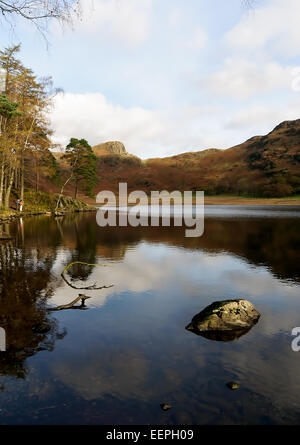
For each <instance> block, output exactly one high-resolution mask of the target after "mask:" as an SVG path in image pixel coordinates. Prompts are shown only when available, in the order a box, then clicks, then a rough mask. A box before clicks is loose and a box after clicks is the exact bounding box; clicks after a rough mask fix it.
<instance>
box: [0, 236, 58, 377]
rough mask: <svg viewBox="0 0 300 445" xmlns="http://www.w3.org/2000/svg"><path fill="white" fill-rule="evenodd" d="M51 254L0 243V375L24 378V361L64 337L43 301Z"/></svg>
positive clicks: (48, 292)
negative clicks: (2, 336)
mask: <svg viewBox="0 0 300 445" xmlns="http://www.w3.org/2000/svg"><path fill="white" fill-rule="evenodd" d="M53 260H54V257H53V255H52V254H51V253H50V252H43V253H42V254H41V252H39V255H37V252H32V251H31V250H27V251H25V250H23V249H20V248H18V247H16V246H15V245H14V243H12V242H6V243H5V244H1V245H0V268H1V275H0V326H1V327H2V328H3V329H5V332H6V352H5V353H1V354H0V375H10V376H15V377H17V378H24V377H25V375H26V367H25V361H26V359H27V358H28V357H30V356H32V355H34V354H36V353H37V352H40V351H43V350H48V351H52V350H53V349H54V345H55V341H56V340H58V339H61V338H63V337H64V336H65V334H66V332H65V331H64V330H59V328H58V324H57V322H56V320H55V319H54V318H53V317H50V316H49V314H48V312H47V309H46V302H47V298H48V297H49V295H51V294H52V292H53V288H52V286H51V284H50V282H51V280H50V275H51V272H50V271H51V266H52V263H53Z"/></svg>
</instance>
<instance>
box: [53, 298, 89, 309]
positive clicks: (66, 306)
mask: <svg viewBox="0 0 300 445" xmlns="http://www.w3.org/2000/svg"><path fill="white" fill-rule="evenodd" d="M88 298H91V297H87V296H86V295H82V294H79V297H77V298H76V299H75V300H74V301H71V303H68V304H62V305H61V306H57V307H53V308H49V309H48V311H62V310H64V309H84V308H85V300H87V299H88ZM80 300H81V306H75V304H76V303H78V301H80Z"/></svg>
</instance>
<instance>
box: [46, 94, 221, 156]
mask: <svg viewBox="0 0 300 445" xmlns="http://www.w3.org/2000/svg"><path fill="white" fill-rule="evenodd" d="M220 111H222V110H221V109H219V108H216V107H215V108H214V107H207V106H206V107H203V108H201V107H191V106H187V107H182V108H179V109H178V110H176V111H172V110H171V111H169V110H159V109H157V110H147V109H145V108H142V107H134V108H125V107H122V106H120V105H114V104H111V103H109V102H108V101H107V99H106V98H105V97H104V96H103V95H102V94H100V93H95V94H72V93H66V94H62V95H59V96H57V97H56V99H55V103H54V110H53V112H52V116H51V117H52V127H53V129H54V130H55V136H54V138H53V139H54V141H55V142H56V143H60V144H62V145H64V146H65V145H66V144H67V143H68V141H69V139H70V138H71V137H80V138H85V139H87V140H88V141H89V142H90V144H92V145H96V144H99V143H101V142H105V141H109V140H120V141H122V142H123V143H124V144H125V146H126V148H127V150H128V151H129V152H130V153H132V154H136V155H138V156H141V157H145V158H147V157H148V158H149V157H155V156H164V155H168V154H174V153H180V152H184V151H192V150H194V149H198V150H200V149H202V148H208V147H210V146H216V144H217V143H219V144H221V143H223V142H224V139H221V136H218V137H217V136H216V135H217V134H218V133H219V132H218V130H219V128H218V127H217V125H216V124H215V123H214V119H211V116H216V115H217V114H218V113H220Z"/></svg>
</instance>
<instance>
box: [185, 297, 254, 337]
mask: <svg viewBox="0 0 300 445" xmlns="http://www.w3.org/2000/svg"><path fill="white" fill-rule="evenodd" d="M259 318H260V313H259V312H258V311H257V310H256V309H255V307H254V306H253V304H252V303H250V301H248V300H225V301H217V302H215V303H212V304H211V305H210V306H208V307H207V308H205V309H204V310H203V311H202V312H200V313H199V314H197V315H195V317H194V318H193V319H192V321H191V323H190V324H189V325H188V326H187V327H186V329H187V330H189V331H192V332H194V333H195V334H197V335H201V336H203V337H205V338H208V339H210V340H216V341H233V340H236V339H238V338H239V337H241V336H242V335H245V334H246V333H247V332H249V331H250V329H251V328H252V327H253V326H254V325H255V324H256V323H257V322H258V320H259Z"/></svg>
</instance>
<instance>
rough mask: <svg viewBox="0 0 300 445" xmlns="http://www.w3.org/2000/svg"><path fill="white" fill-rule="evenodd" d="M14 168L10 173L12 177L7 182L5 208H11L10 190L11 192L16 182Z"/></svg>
mask: <svg viewBox="0 0 300 445" xmlns="http://www.w3.org/2000/svg"><path fill="white" fill-rule="evenodd" d="M14 172H15V171H14V169H13V168H12V170H11V173H10V178H9V181H8V184H7V189H6V193H5V200H4V208H5V210H8V209H9V198H10V192H11V188H12V185H13V182H14Z"/></svg>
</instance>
